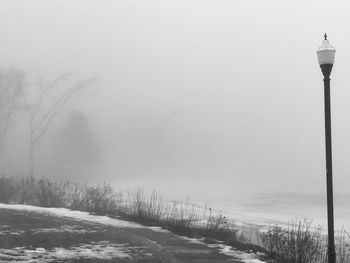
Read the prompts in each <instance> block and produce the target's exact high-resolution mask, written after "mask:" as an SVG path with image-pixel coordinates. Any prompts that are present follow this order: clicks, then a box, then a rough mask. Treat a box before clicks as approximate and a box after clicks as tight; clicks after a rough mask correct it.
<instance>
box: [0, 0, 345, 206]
mask: <svg viewBox="0 0 350 263" xmlns="http://www.w3.org/2000/svg"><path fill="white" fill-rule="evenodd" d="M348 10H349V4H348V3H347V2H346V1H337V3H333V4H332V5H330V3H329V2H328V1H307V2H305V1H289V2H285V1H284V2H282V1H277V0H269V1H246V0H244V1H243V0H242V1H239V0H238V1H199V0H198V1H164V0H162V1H112V0H110V1H108V0H105V1H97V0H96V1H93V0H89V1H87V0H84V1H83V0H75V1H68V0H60V1H44V0H31V1H20V0H17V1H9V0H3V1H1V3H0V34H1V43H0V67H1V69H2V70H5V71H6V70H9V69H11V70H19V71H20V72H22V73H23V74H24V76H25V89H24V90H25V94H26V96H27V97H28V98H32V100H33V101H37V99H38V98H39V97H40V96H39V95H40V90H42V87H45V85H46V86H47V85H49V84H48V83H51V82H52V81H54V80H55V79H57V78H59V77H60V76H62V75H64V74H65V73H67V72H69V73H70V74H69V77H68V78H67V79H65V80H64V81H63V82H62V83H60V84H59V88H57V89H55V90H54V92H53V95H50V97H49V98H51V99H48V100H47V103H48V105H50V100H52V101H54V98H56V97H59V95H60V94H62V92H63V90H65V89H66V88H67V87H68V88H70V87H72V86H74V85H75V84H76V83H79V82H84V81H88V82H89V81H92V82H91V83H90V82H89V84H88V85H86V86H84V87H83V88H82V89H81V90H79V91H78V92H76V93H74V95H73V96H72V97H71V98H70V99H69V101H68V102H67V103H66V104H65V105H64V106H63V107H62V108H61V109H60V110H59V113H58V114H57V115H56V116H55V118H54V119H53V121H52V122H51V123H50V127H49V129H48V130H47V132H45V134H44V136H43V137H41V139H40V141H39V142H38V143H37V145H36V147H35V150H34V151H35V171H34V173H35V174H37V175H41V174H44V175H46V176H48V177H55V178H62V179H70V180H72V181H80V182H85V181H86V182H89V183H101V182H107V183H111V184H112V185H113V186H114V187H115V188H116V189H128V188H130V189H134V188H135V187H137V186H143V187H145V188H146V189H156V190H158V191H159V192H161V193H163V194H164V195H165V196H167V197H170V198H173V197H174V198H183V197H184V196H185V195H191V197H192V198H193V199H197V200H206V199H215V198H227V197H232V196H236V195H240V194H257V193H280V192H288V193H294V194H299V193H300V194H305V193H316V194H323V193H325V189H326V187H325V181H326V180H325V152H324V111H323V82H322V74H321V71H320V68H319V66H318V63H317V57H316V49H317V47H318V46H319V45H320V43H321V41H322V39H323V37H322V36H323V34H324V33H325V32H327V34H328V35H329V40H330V42H331V43H332V44H333V45H334V46H335V48H336V50H337V53H336V62H335V65H334V69H333V72H332V76H331V78H332V83H331V90H332V91H331V93H332V111H333V112H332V114H333V116H332V118H333V119H332V132H333V167H334V188H335V192H336V193H343V194H346V193H349V190H348V189H349V183H350V176H349V175H350V162H349V161H348V159H349V153H350V136H349V135H350V118H349V116H350V103H349V100H348V97H349V96H350V89H349V85H348V84H347V82H348V80H347V77H348V75H349V73H348V69H349V66H348V65H347V63H348V61H350V52H347V50H349V47H350V35H349V34H348V32H350V31H349V30H350V18H349V16H348ZM40 83H41V84H40ZM40 85H41V86H40ZM48 108H49V106H47V107H46V108H45V107H44V108H43V111H45V109H48ZM79 116H80V117H79ZM74 118H75V119H74ZM28 122H29V120H28V114H26V110H25V108H23V106H19V109H18V111H17V112H16V114H14V116H13V120H12V121H11V125H10V126H9V130H8V133H7V136H6V140H5V143H4V145H2V153H1V155H0V159H1V160H0V168H1V170H0V172H1V173H4V174H7V175H23V174H27V173H28V172H29V171H30V158H29V155H30V147H29V139H28V138H29V137H28V136H29V128H28V127H29V126H28ZM62 134H66V135H62ZM72 134H73V135H72ZM65 136H66V137H65ZM72 138H73V139H72ZM74 138H81V141H80V143H81V144H83V145H86V144H88V145H90V146H88V147H87V148H84V147H83V146H76V143H77V141H76V140H75V139H74ZM83 142H86V144H85V143H83ZM78 144H79V143H78ZM72 145H75V146H76V147H75V148H74V149H75V150H76V152H75V150H72V149H73V148H71V146H72ZM79 147H80V148H79ZM72 152H74V153H75V154H72ZM69 154H71V156H70V155H69ZM85 154H86V156H85ZM82 156H83V157H82ZM63 157H65V158H63ZM64 159H66V160H64ZM67 160H68V161H67Z"/></svg>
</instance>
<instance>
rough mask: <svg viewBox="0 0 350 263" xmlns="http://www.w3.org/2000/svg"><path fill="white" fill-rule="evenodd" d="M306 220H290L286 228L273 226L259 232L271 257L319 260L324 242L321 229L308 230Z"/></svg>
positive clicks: (303, 261) (298, 262)
mask: <svg viewBox="0 0 350 263" xmlns="http://www.w3.org/2000/svg"><path fill="white" fill-rule="evenodd" d="M310 225H311V223H310V222H308V221H307V220H304V221H302V222H301V221H298V222H296V221H295V222H292V223H291V224H290V225H289V227H288V228H287V229H284V228H281V227H279V226H273V227H272V228H271V229H269V230H268V231H267V232H266V233H262V234H261V239H262V244H263V246H264V247H265V249H266V250H267V251H268V253H269V255H270V256H271V257H276V256H277V255H278V256H282V257H283V258H285V259H286V260H288V261H289V262H293V263H312V262H321V261H320V260H321V258H322V255H323V250H324V242H323V241H322V238H321V229H320V228H317V229H316V230H315V231H311V230H310Z"/></svg>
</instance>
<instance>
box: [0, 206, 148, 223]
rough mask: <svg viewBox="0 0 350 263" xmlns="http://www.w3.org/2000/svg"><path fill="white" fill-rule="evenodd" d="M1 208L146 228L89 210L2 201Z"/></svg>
mask: <svg viewBox="0 0 350 263" xmlns="http://www.w3.org/2000/svg"><path fill="white" fill-rule="evenodd" d="M0 208H5V209H15V210H21V211H30V212H39V213H46V214H51V215H55V216H59V217H69V218H73V219H76V220H81V221H89V222H94V223H100V224H103V225H108V226H114V227H128V228H144V226H142V225H140V224H137V223H133V222H128V221H125V220H121V219H117V218H111V217H108V216H97V215H90V214H89V213H88V212H81V211H73V210H69V209H66V208H51V207H50V208H48V207H38V206H31V205H16V204H1V203H0Z"/></svg>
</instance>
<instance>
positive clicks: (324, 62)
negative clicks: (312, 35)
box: [317, 34, 336, 263]
mask: <svg viewBox="0 0 350 263" xmlns="http://www.w3.org/2000/svg"><path fill="white" fill-rule="evenodd" d="M334 55H335V49H334V47H333V46H331V44H330V43H329V41H328V39H327V34H324V40H323V41H322V44H321V46H320V47H319V48H318V50H317V57H318V63H319V64H320V67H321V70H322V73H323V77H324V78H323V82H324V112H325V139H326V169H327V172H326V175H327V218H328V263H335V258H336V255H335V247H334V214H333V179H332V137H331V101H330V78H329V76H330V75H331V72H332V67H333V64H334Z"/></svg>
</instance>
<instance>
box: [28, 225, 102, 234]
mask: <svg viewBox="0 0 350 263" xmlns="http://www.w3.org/2000/svg"><path fill="white" fill-rule="evenodd" d="M62 232H63V233H68V232H69V233H74V234H86V233H96V232H97V231H96V230H86V229H81V228H80V227H79V226H76V225H73V226H69V225H62V226H60V227H59V228H37V229H33V234H39V233H62Z"/></svg>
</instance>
